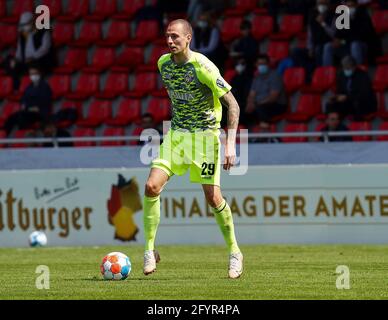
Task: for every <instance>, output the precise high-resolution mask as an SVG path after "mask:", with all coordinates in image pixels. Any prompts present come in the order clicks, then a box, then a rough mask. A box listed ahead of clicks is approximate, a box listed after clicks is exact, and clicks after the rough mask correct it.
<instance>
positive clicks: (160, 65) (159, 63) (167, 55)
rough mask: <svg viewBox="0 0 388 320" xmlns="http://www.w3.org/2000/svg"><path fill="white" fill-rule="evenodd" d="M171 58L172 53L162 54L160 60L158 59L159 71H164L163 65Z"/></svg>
mask: <svg viewBox="0 0 388 320" xmlns="http://www.w3.org/2000/svg"><path fill="white" fill-rule="evenodd" d="M169 58H170V54H168V53H166V54H164V55H162V56H161V57H160V58H159V60H158V69H159V72H161V71H162V65H163V64H164V63H165V62H166V61H167V60H168V59H169Z"/></svg>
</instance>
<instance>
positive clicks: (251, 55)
mask: <svg viewBox="0 0 388 320" xmlns="http://www.w3.org/2000/svg"><path fill="white" fill-rule="evenodd" d="M240 33H241V37H240V38H238V39H236V40H235V41H234V42H233V43H232V45H231V51H230V56H231V57H232V58H235V59H238V58H243V59H245V61H246V62H247V64H248V66H249V67H250V68H251V67H253V64H254V62H255V59H256V57H257V53H258V50H259V43H258V42H257V40H256V39H255V38H254V37H253V35H252V24H251V22H250V21H248V20H243V21H242V22H241V25H240Z"/></svg>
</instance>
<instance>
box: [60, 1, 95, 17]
mask: <svg viewBox="0 0 388 320" xmlns="http://www.w3.org/2000/svg"><path fill="white" fill-rule="evenodd" d="M64 9H65V10H64V14H63V15H61V16H59V17H57V19H58V20H59V21H67V22H74V21H76V20H79V19H81V18H83V17H85V16H87V15H88V13H89V0H68V1H67V5H66V6H65V7H64Z"/></svg>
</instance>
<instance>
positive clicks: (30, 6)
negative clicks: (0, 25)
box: [1, 0, 35, 34]
mask: <svg viewBox="0 0 388 320" xmlns="http://www.w3.org/2000/svg"><path fill="white" fill-rule="evenodd" d="M10 3H11V4H12V7H11V14H9V15H8V16H7V17H4V18H2V19H1V21H2V22H5V23H17V22H18V21H19V18H20V15H21V14H22V13H23V12H26V11H28V12H35V8H34V0H14V1H10ZM2 34H3V30H2Z"/></svg>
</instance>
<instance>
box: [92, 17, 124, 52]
mask: <svg viewBox="0 0 388 320" xmlns="http://www.w3.org/2000/svg"><path fill="white" fill-rule="evenodd" d="M130 37H131V26H130V24H129V22H128V21H122V20H113V21H112V22H111V23H110V25H109V29H108V33H107V36H106V38H104V39H103V40H100V41H98V42H97V45H99V46H109V47H114V46H118V45H121V44H122V43H123V42H125V41H127V40H128V39H129V38H130Z"/></svg>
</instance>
